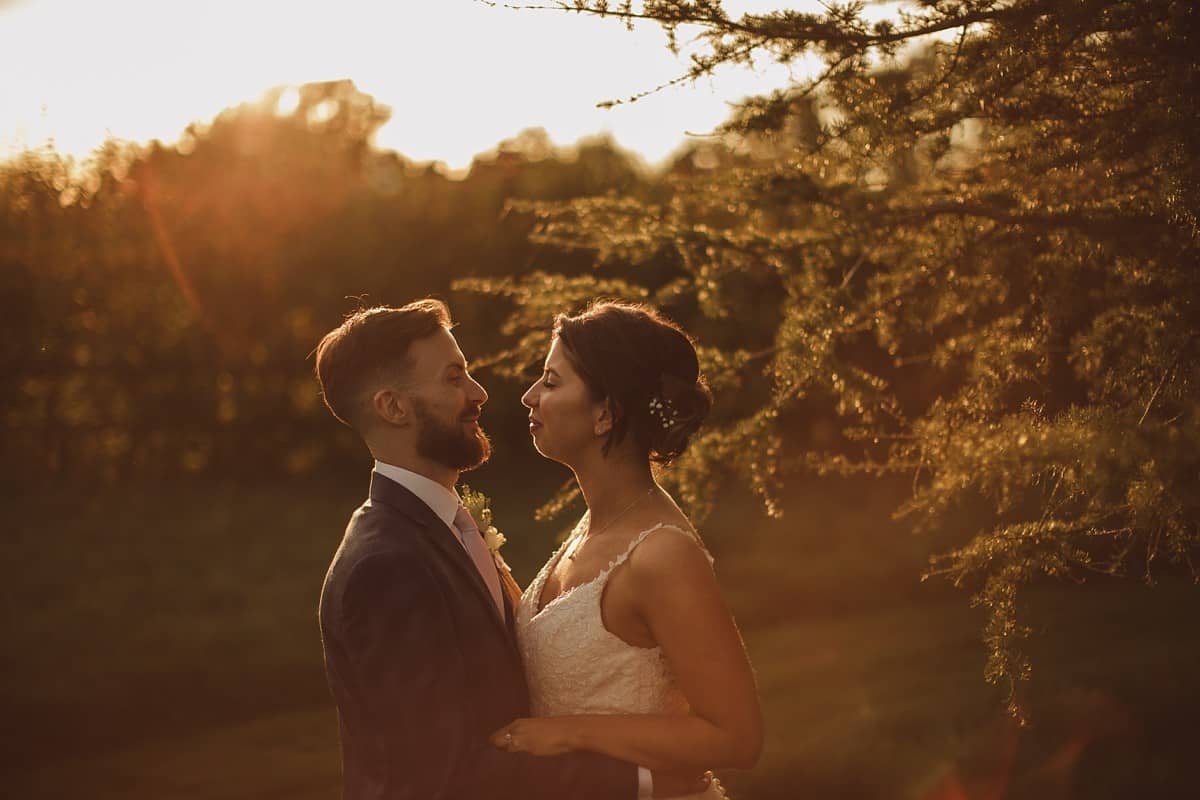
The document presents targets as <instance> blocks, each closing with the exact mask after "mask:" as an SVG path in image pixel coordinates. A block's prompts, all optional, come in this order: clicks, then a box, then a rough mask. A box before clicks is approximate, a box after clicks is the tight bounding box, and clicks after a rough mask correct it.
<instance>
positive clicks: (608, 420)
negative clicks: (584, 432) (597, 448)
mask: <svg viewBox="0 0 1200 800" xmlns="http://www.w3.org/2000/svg"><path fill="white" fill-rule="evenodd" d="M615 421H616V420H615V417H614V414H613V403H612V400H611V399H609V398H605V400H604V402H603V403H599V404H597V410H596V417H595V422H594V424H593V425H592V430H593V431H594V432H595V434H596V435H597V436H607V435H608V432H609V431H611V430H612V429H613V424H614V423H615Z"/></svg>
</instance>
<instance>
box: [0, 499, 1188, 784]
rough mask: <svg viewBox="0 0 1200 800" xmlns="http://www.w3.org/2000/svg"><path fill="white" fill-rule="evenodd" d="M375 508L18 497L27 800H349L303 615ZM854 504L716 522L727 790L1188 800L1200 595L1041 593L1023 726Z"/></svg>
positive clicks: (18, 768)
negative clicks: (734, 741)
mask: <svg viewBox="0 0 1200 800" xmlns="http://www.w3.org/2000/svg"><path fill="white" fill-rule="evenodd" d="M479 488H484V489H485V491H496V490H495V489H494V488H493V487H488V486H486V485H484V486H480V487H479ZM360 493H361V488H359V487H346V488H337V487H334V488H329V487H317V486H290V487H280V488H271V487H262V486H259V487H253V488H252V489H245V488H238V487H232V486H225V485H188V486H176V487H156V488H154V489H153V490H146V489H142V490H136V491H135V490H131V489H130V488H128V487H126V488H124V489H123V490H122V491H120V492H108V493H101V494H95V495H91V496H83V495H78V494H71V493H66V492H60V493H57V494H51V493H45V494H40V495H37V496H33V497H23V498H18V497H10V498H6V501H7V502H6V506H5V507H6V509H8V510H7V512H6V514H7V516H8V518H9V519H10V520H11V523H10V525H9V526H8V527H9V533H8V534H7V541H6V544H7V545H8V546H7V549H6V551H5V559H6V563H5V565H4V566H5V570H6V573H7V574H8V575H9V581H8V584H7V586H6V595H5V599H6V625H7V630H8V634H9V640H10V646H9V648H7V651H6V655H5V656H4V658H3V661H2V662H0V670H2V674H3V676H4V679H5V680H4V684H3V687H4V688H3V695H2V696H3V698H4V712H5V717H6V721H7V722H8V730H9V731H10V733H9V735H8V736H7V737H6V742H5V748H4V756H3V759H4V760H3V768H4V771H5V780H6V782H7V785H8V786H9V787H10V791H11V793H12V796H21V797H64V798H65V797H78V796H82V795H86V796H88V797H91V798H109V797H112V798H117V797H120V798H131V799H133V798H156V799H157V798H195V799H196V800H202V799H203V800H217V798H241V797H246V798H251V797H253V798H271V797H285V796H286V797H289V798H300V799H301V800H302V799H303V798H309V797H311V798H318V797H321V798H328V797H336V796H337V792H338V757H337V742H336V724H335V719H334V714H333V709H332V705H331V703H330V701H329V699H328V693H327V691H326V690H325V687H324V680H323V675H322V671H321V662H320V648H319V644H318V641H317V635H316V621H315V613H314V612H315V600H316V593H317V590H318V587H319V585H320V581H321V578H322V576H323V574H324V569H325V566H326V564H327V562H328V558H329V556H330V554H331V552H332V550H333V547H334V546H335V544H336V539H337V536H338V532H339V531H340V530H341V528H342V526H343V525H344V522H345V518H346V516H347V514H348V512H349V511H350V510H351V509H352V508H353V507H354V505H356V503H357V502H358V499H359V495H360ZM854 497H855V496H854V495H853V493H851V494H850V495H849V496H847V495H839V494H838V493H837V492H831V491H829V489H828V488H827V487H824V488H813V489H810V490H804V491H800V492H798V493H797V494H796V495H795V498H794V502H795V505H796V508H795V509H790V510H793V511H801V510H802V511H803V513H793V514H789V517H788V518H787V520H786V521H785V522H779V523H756V525H755V527H754V528H753V529H749V528H747V529H745V530H739V529H738V525H737V524H735V521H736V520H740V519H746V518H751V517H743V516H739V515H738V514H731V515H730V516H728V517H727V518H724V519H715V520H713V521H712V523H711V524H710V525H709V526H706V530H710V531H712V533H711V534H710V536H709V538H710V543H711V544H712V547H713V549H714V551H715V552H716V555H717V559H718V562H717V563H718V568H719V575H720V577H721V580H722V584H723V585H724V586H725V587H726V590H727V594H728V596H729V599H730V602H731V605H732V606H733V607H734V609H735V613H736V614H737V616H738V619H739V621H740V623H741V625H742V627H743V631H744V633H745V636H746V641H747V646H748V648H749V650H750V653H751V657H752V660H753V662H754V664H755V668H756V670H757V673H758V676H759V682H760V689H761V694H762V697H763V702H764V708H765V710H766V714H767V718H768V740H767V749H766V752H765V753H764V756H763V759H762V761H761V762H760V764H759V765H758V766H757V767H756V768H755V769H754V770H751V771H747V772H727V773H725V774H723V775H722V778H723V780H724V782H725V783H726V784H727V785H728V786H729V787H730V788H731V791H732V793H733V794H734V796H735V797H737V798H749V799H750V800H774V799H775V798H779V799H780V800H782V799H783V798H789V800H790V798H796V797H829V798H914V799H920V800H925V799H926V798H928V799H929V800H936V799H937V798H946V799H947V800H949V798H975V797H981V798H982V797H986V798H996V799H997V800H998V799H999V798H1026V797H1029V798H1038V797H1047V798H1049V797H1080V798H1083V797H1087V798H1092V797H1099V798H1103V797H1172V796H1186V795H1187V793H1188V792H1189V791H1190V790H1191V788H1192V787H1193V785H1194V780H1195V772H1194V770H1193V769H1192V766H1191V758H1192V755H1191V752H1190V751H1189V750H1188V748H1189V746H1190V739H1189V738H1188V737H1189V736H1191V730H1192V727H1193V725H1194V719H1195V717H1196V712H1197V711H1200V691H1198V687H1200V673H1198V672H1197V667H1198V666H1200V638H1198V637H1196V636H1195V634H1194V620H1195V618H1196V611H1197V610H1198V609H1200V592H1197V591H1196V590H1195V588H1194V587H1192V586H1190V585H1182V584H1174V583H1169V582H1166V583H1164V585H1162V586H1160V587H1159V588H1157V589H1155V590H1153V591H1151V590H1148V589H1145V588H1143V587H1140V586H1138V585H1127V584H1103V585H1101V584H1096V585H1086V586H1070V587H1065V586H1046V587H1039V588H1037V589H1036V590H1034V591H1033V592H1031V593H1030V595H1029V598H1028V605H1029V610H1030V616H1029V619H1030V620H1032V621H1033V622H1034V627H1035V634H1034V637H1033V639H1032V640H1031V642H1030V649H1031V652H1032V653H1033V655H1034V657H1035V663H1036V665H1037V670H1036V672H1035V676H1034V680H1033V682H1032V684H1031V686H1030V699H1031V707H1032V708H1033V711H1034V714H1035V716H1034V724H1033V725H1031V726H1030V727H1028V728H1019V727H1017V726H1016V725H1015V724H1014V723H1013V722H1012V721H1011V720H1010V719H1009V718H1008V717H1007V716H1005V714H1004V713H1003V710H1002V697H1001V696H1000V694H999V692H998V691H997V690H996V689H995V688H994V687H991V686H989V685H988V684H986V683H984V681H983V680H982V670H983V662H984V653H983V650H982V646H981V645H980V643H979V625H980V622H981V620H980V616H979V613H978V612H977V611H974V610H972V609H970V608H968V607H967V604H966V602H965V600H966V598H965V597H963V596H961V595H959V594H957V593H953V592H949V591H946V590H945V589H944V588H942V587H938V586H932V587H929V586H922V585H920V584H918V583H917V582H916V580H915V576H916V574H917V572H918V571H919V565H920V563H921V561H922V559H923V554H924V550H925V549H927V548H928V544H929V543H928V542H922V541H921V540H917V539H913V538H911V537H907V536H905V535H902V534H901V533H899V532H898V531H897V530H896V529H895V528H894V526H889V524H888V523H887V522H886V519H887V517H886V508H888V507H890V505H891V499H892V498H890V497H889V496H888V495H887V493H886V492H881V493H880V494H879V496H877V497H873V498H871V499H870V500H869V501H868V502H861V501H859V502H851V500H852V499H854ZM509 502H511V501H509ZM534 502H535V500H534V499H533V498H530V499H529V503H528V505H529V506H530V507H532V505H533V504H534ZM502 512H503V513H507V514H508V515H509V516H503V515H502V516H501V517H500V521H501V523H503V522H504V520H505V519H508V520H510V524H508V525H506V526H505V527H506V531H507V532H509V534H510V537H511V535H513V534H517V535H528V536H529V537H530V538H531V539H536V538H538V537H540V539H541V540H542V542H543V543H544V547H534V546H531V545H527V546H526V547H525V548H523V549H517V550H516V552H518V553H526V554H527V555H526V556H524V557H523V559H522V561H521V563H518V564H517V565H516V566H517V571H518V575H519V577H522V578H524V579H528V577H529V576H530V575H531V574H532V570H533V569H534V568H535V567H536V563H535V559H536V558H539V557H541V554H542V553H543V551H544V552H548V550H549V537H550V535H551V531H550V530H549V529H547V528H541V529H538V528H530V529H529V530H530V531H531V532H530V533H528V534H525V532H522V531H521V530H520V526H515V525H513V524H512V523H511V520H514V519H516V515H515V514H513V513H512V512H511V511H506V510H504V509H502V508H501V507H499V506H498V514H500V513H502ZM741 524H742V525H743V527H744V526H745V523H741ZM525 562H528V563H525Z"/></svg>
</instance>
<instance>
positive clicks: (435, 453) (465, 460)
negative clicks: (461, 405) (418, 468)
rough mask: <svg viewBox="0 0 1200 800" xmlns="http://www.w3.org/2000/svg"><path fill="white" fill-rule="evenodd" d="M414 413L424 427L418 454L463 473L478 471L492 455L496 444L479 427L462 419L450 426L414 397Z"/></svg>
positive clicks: (418, 439) (420, 435) (418, 436)
mask: <svg viewBox="0 0 1200 800" xmlns="http://www.w3.org/2000/svg"><path fill="white" fill-rule="evenodd" d="M413 412H414V414H415V415H416V418H417V424H418V425H419V426H420V427H419V429H418V431H417V455H419V456H421V457H422V458H427V459H429V460H430V461H433V462H434V463H437V464H441V465H442V466H444V467H449V468H450V469H456V470H458V471H459V472H468V471H470V470H473V469H475V468H476V467H478V466H479V465H480V464H482V463H483V462H485V461H487V460H488V458H490V457H491V455H492V443H491V441H490V440H489V439H488V437H487V434H486V433H484V432H483V429H482V428H480V427H479V426H478V425H475V426H473V427H471V428H467V427H466V422H465V421H463V420H462V419H461V418H460V420H459V421H458V422H457V423H455V424H453V425H447V424H445V423H444V422H442V421H441V420H440V419H438V418H437V417H436V416H435V415H434V414H433V413H432V412H431V411H430V410H429V407H428V406H426V405H425V404H424V403H423V402H421V400H419V399H417V398H415V397H414V398H413Z"/></svg>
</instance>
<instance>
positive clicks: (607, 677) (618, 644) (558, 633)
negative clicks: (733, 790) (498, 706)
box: [517, 517, 727, 800]
mask: <svg viewBox="0 0 1200 800" xmlns="http://www.w3.org/2000/svg"><path fill="white" fill-rule="evenodd" d="M584 519H586V517H585V518H584ZM582 525H583V521H582V520H581V521H580V525H579V526H576V529H575V531H574V532H573V533H572V535H571V536H569V537H568V538H567V541H566V542H564V543H563V545H562V547H560V548H559V549H558V550H557V551H556V552H555V553H554V555H553V556H551V557H550V560H549V561H547V562H546V565H545V566H544V567H542V571H541V572H539V573H538V576H537V577H536V578H535V579H534V581H533V583H532V584H530V585H529V588H528V589H526V590H525V593H524V594H523V595H522V596H521V602H520V604H519V605H518V606H517V639H518V641H519V643H520V647H521V656H522V658H523V659H524V661H525V674H526V676H527V677H528V679H529V693H530V704H531V707H532V711H533V715H534V716H535V717H553V716H563V715H567V714H687V713H688V703H687V699H686V698H685V697H684V696H683V692H681V691H680V690H679V688H678V687H677V686H676V684H675V679H674V676H673V675H672V674H671V670H670V669H669V668H668V666H667V663H666V659H665V658H664V656H663V654H662V651H661V649H659V648H657V647H654V648H645V647H635V646H633V645H630V644H628V643H626V642H625V641H623V640H622V639H620V638H618V637H617V636H616V635H614V634H613V633H611V632H609V631H608V629H607V628H605V627H604V622H603V620H602V618H601V616H600V598H601V596H602V595H603V593H604V586H605V584H606V583H607V581H608V576H609V575H610V574H612V571H613V570H614V569H616V568H617V567H618V566H620V565H621V564H623V563H624V562H625V560H626V559H627V558H629V554H630V553H632V552H633V550H634V549H635V548H636V547H637V546H638V545H639V544H641V543H642V542H643V541H644V540H645V539H646V537H648V536H651V535H653V534H654V533H656V532H658V531H662V530H675V531H683V529H682V528H677V527H676V526H674V525H667V524H664V523H659V524H658V525H655V526H654V527H653V528H650V529H648V530H645V531H642V533H640V534H638V536H637V537H636V538H634V540H633V542H631V543H630V545H629V547H628V549H626V550H625V552H624V553H622V554H621V555H620V556H618V557H617V558H615V559H613V561H612V562H611V563H610V564H609V565H608V567H607V568H605V569H604V571H602V572H601V573H600V574H599V575H597V576H596V577H595V578H593V579H592V580H590V581H588V582H587V583H584V584H581V585H579V586H577V587H575V588H573V589H569V590H568V591H567V592H566V593H565V594H562V595H560V596H558V597H556V598H554V599H553V600H551V601H550V602H548V603H547V604H546V606H545V607H544V608H542V609H541V611H538V601H539V598H540V597H541V595H542V589H543V588H544V587H545V585H546V578H547V577H548V576H549V575H550V573H551V572H552V571H553V570H554V567H555V565H556V564H557V563H558V561H559V559H560V558H562V556H563V553H564V552H565V551H566V549H567V548H568V547H570V546H572V544H573V542H574V540H575V538H576V537H577V536H578V535H579V533H580V528H581V527H582ZM683 532H684V533H686V534H687V535H688V536H691V535H692V534H691V533H688V532H687V531H683ZM709 558H710V560H711V556H710V557H709ZM726 797H727V796H726V794H725V791H724V789H722V787H721V784H720V782H719V781H717V780H715V779H714V780H713V782H712V784H711V785H710V786H709V787H708V789H707V790H706V791H705V792H703V793H701V794H695V795H688V796H687V798H686V800H723V799H724V798H726Z"/></svg>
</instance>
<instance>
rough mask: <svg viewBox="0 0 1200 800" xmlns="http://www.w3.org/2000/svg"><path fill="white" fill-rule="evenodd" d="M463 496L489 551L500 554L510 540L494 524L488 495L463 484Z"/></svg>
mask: <svg viewBox="0 0 1200 800" xmlns="http://www.w3.org/2000/svg"><path fill="white" fill-rule="evenodd" d="M461 494H462V503H463V505H464V506H466V507H467V511H470V512H471V516H472V517H474V518H475V524H476V525H478V526H479V532H480V533H482V534H483V543H484V544H486V545H487V549H488V550H491V551H492V552H493V553H499V552H500V548H501V547H503V546H504V543H505V542H507V541H508V539H506V538H505V536H504V534H503V533H501V532H500V531H499V530H497V529H496V526H495V525H493V524H492V509H491V507H490V506H489V505H488V504H489V502H490V501H489V500H488V497H487V495H485V494H484V493H483V492H477V491H475V490H474V489H472V488H471V487H470V486H467V485H466V484H463V487H462V492H461Z"/></svg>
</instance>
